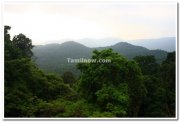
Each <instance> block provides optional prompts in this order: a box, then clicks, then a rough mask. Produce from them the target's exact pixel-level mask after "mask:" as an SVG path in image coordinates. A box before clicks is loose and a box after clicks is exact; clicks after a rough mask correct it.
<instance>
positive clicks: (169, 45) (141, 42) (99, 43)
mask: <svg viewBox="0 0 180 122" xmlns="http://www.w3.org/2000/svg"><path fill="white" fill-rule="evenodd" d="M70 40H71V39H63V40H59V41H58V40H54V41H50V42H51V43H52V42H57V43H62V42H67V41H70ZM75 41H76V42H78V43H80V44H83V45H85V46H87V47H90V48H95V47H96V48H97V47H107V46H112V45H115V44H117V43H119V42H128V43H130V44H133V45H137V46H143V47H145V48H148V49H150V50H156V49H160V50H165V51H168V52H172V51H175V49H176V38H175V37H164V38H155V39H138V40H123V39H118V38H103V39H91V38H84V39H78V40H75ZM46 44H47V43H46Z"/></svg>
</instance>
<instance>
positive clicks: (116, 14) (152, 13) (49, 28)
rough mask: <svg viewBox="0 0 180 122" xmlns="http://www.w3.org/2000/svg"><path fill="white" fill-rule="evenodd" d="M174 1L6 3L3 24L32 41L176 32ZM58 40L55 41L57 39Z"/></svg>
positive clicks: (127, 37) (129, 37)
mask: <svg viewBox="0 0 180 122" xmlns="http://www.w3.org/2000/svg"><path fill="white" fill-rule="evenodd" d="M176 7H177V4H176V3H122V2H121V3H95V2H94V3H77V2H76V3H63V2H61V3H33V4H32V3H11V4H10V3H8V4H7V3H6V4H5V5H4V17H3V19H4V24H5V25H9V26H11V27H12V28H11V31H10V33H11V35H17V34H19V33H23V34H25V35H26V36H28V37H29V38H31V39H32V40H33V44H35V45H36V44H45V43H47V42H50V41H52V42H55V41H56V40H63V39H72V40H77V39H83V38H94V39H102V38H119V39H123V40H135V39H147V38H160V37H172V36H176V19H177V18H176V17H177V13H176V11H177V8H176ZM58 42H59V41H58Z"/></svg>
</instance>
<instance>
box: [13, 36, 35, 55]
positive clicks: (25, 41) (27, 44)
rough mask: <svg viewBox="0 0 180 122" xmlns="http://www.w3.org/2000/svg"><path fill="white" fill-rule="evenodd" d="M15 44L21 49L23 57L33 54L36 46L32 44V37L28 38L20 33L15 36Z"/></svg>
mask: <svg viewBox="0 0 180 122" xmlns="http://www.w3.org/2000/svg"><path fill="white" fill-rule="evenodd" d="M12 43H13V45H14V46H15V47H16V48H17V49H18V50H20V51H21V55H22V56H23V57H31V56H32V55H33V53H32V51H31V49H32V48H33V47H34V46H33V45H32V41H31V39H29V38H27V37H26V36H25V35H23V34H19V35H17V36H14V37H13V40H12Z"/></svg>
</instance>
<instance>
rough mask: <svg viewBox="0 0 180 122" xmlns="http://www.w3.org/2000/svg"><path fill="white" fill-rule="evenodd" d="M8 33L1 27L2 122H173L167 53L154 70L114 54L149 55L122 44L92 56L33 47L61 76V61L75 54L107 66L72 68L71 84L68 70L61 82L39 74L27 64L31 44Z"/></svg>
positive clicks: (149, 63)
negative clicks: (27, 121)
mask: <svg viewBox="0 0 180 122" xmlns="http://www.w3.org/2000/svg"><path fill="white" fill-rule="evenodd" d="M10 29H11V27H10V26H5V27H4V47H5V48H4V68H5V69H4V74H5V76H4V117H5V118H12V117H13V118H17V117H19V118H20V117H25V118H30V117H33V118H35V117H43V118H45V117H48V118H49V117H51V118H53V117H56V118H57V117H59V118H62V117H76V118H79V117H87V118H95V117H98V118H100V117H103V118H110V117H113V118H114V117H119V118H121V117H123V118H128V117H130V118H132V117H136V118H138V117H139V118H142V117H143V118H144V117H147V118H153V117H158V118H159V117H161V118H162V119H163V118H164V120H165V119H167V117H169V118H168V119H171V118H172V119H173V120H174V119H175V117H177V116H176V115H177V113H176V109H175V108H176V89H175V88H176V87H175V86H176V72H175V71H176V70H175V69H176V62H175V61H176V53H175V52H171V53H167V57H166V59H165V60H164V61H162V62H161V63H160V64H158V63H156V59H155V57H154V56H152V55H148V56H140V55H139V56H136V57H134V58H133V59H132V60H129V59H127V58H125V57H124V56H122V55H120V54H118V53H117V52H115V51H114V50H116V51H118V50H120V49H121V50H123V49H124V50H130V51H132V52H133V53H135V52H138V49H139V52H138V53H141V51H142V50H144V51H147V52H152V51H150V50H148V49H146V48H143V47H137V46H133V45H129V44H128V43H119V44H117V45H114V46H112V48H114V50H113V49H104V50H102V48H98V49H99V50H94V49H92V48H88V47H85V46H83V45H81V44H78V43H75V42H67V43H63V44H61V45H59V44H52V45H46V46H39V47H35V50H36V51H37V49H39V50H40V49H41V52H40V51H39V54H44V55H45V54H46V55H47V54H48V56H49V57H48V56H47V57H44V62H45V61H47V59H48V61H52V62H49V63H51V64H52V65H53V66H54V68H56V69H58V68H59V69H61V70H62V71H63V70H64V69H62V66H68V65H67V63H66V64H65V62H64V63H63V60H62V59H63V58H65V57H67V56H76V54H77V56H83V55H85V56H88V55H90V52H91V51H92V50H94V51H93V52H92V54H91V55H92V56H91V57H90V59H92V60H93V59H110V60H111V62H110V63H94V62H93V63H92V62H91V63H78V64H77V65H76V66H77V67H76V68H77V69H79V71H80V72H81V74H80V76H79V78H78V79H76V78H75V77H74V74H73V73H74V72H73V70H69V71H68V72H65V70H64V73H63V75H61V76H59V75H56V74H54V73H52V72H51V73H47V72H44V71H42V70H40V69H39V68H38V67H37V65H36V64H35V62H34V61H32V57H34V55H33V53H32V49H33V47H34V46H33V45H32V40H31V39H30V38H28V37H26V35H24V34H22V33H21V34H18V35H15V36H14V37H13V38H12V39H11V35H10V34H9V30H10ZM118 47H119V48H118ZM107 48H109V47H107ZM42 49H44V50H42ZM45 49H46V50H45ZM140 50H141V51H140ZM60 51H62V52H60ZM78 51H79V52H78ZM122 53H123V52H122ZM65 54H66V55H65ZM144 54H147V53H144ZM56 56H57V57H56ZM72 58H75V57H72ZM42 59H43V58H42ZM42 59H41V60H42ZM56 59H58V60H57V61H56ZM60 59H61V60H60ZM58 61H62V62H58ZM44 62H43V60H42V62H41V63H44ZM54 62H56V64H55V63H54ZM46 63H47V62H46ZM44 64H45V63H44ZM74 65H75V64H74ZM69 66H70V65H69ZM70 67H71V68H72V66H70ZM50 68H51V67H50ZM72 72H73V73H72ZM19 118H17V119H19Z"/></svg>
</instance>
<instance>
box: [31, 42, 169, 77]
mask: <svg viewBox="0 0 180 122" xmlns="http://www.w3.org/2000/svg"><path fill="white" fill-rule="evenodd" d="M108 48H111V49H113V50H114V51H115V52H117V53H119V54H121V55H123V56H124V57H126V58H128V59H129V60H131V59H132V58H134V57H135V56H139V55H154V56H155V58H156V60H157V62H162V61H163V60H164V59H165V58H166V55H167V52H166V51H163V50H149V49H147V48H144V47H142V46H136V45H132V44H129V43H127V42H119V43H117V44H115V45H112V46H107V47H97V48H90V47H86V46H85V45H83V44H80V43H77V42H74V41H70V42H65V43H63V44H52V45H43V46H42V45H41V46H35V47H34V49H33V50H32V51H33V53H34V56H35V57H36V60H35V62H36V64H37V65H38V66H39V68H41V69H43V70H45V71H49V72H54V73H58V74H62V73H63V72H65V71H72V72H73V73H78V70H77V69H76V64H71V63H68V62H67V58H74V59H78V58H91V56H92V52H93V50H95V49H97V50H103V49H108Z"/></svg>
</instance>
